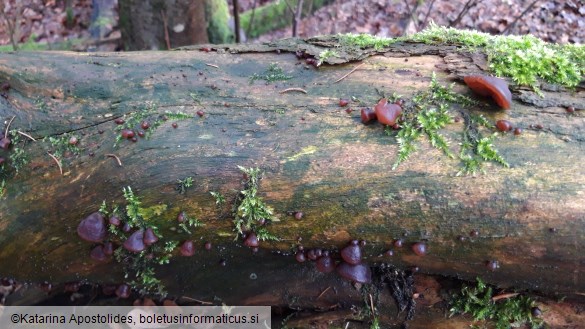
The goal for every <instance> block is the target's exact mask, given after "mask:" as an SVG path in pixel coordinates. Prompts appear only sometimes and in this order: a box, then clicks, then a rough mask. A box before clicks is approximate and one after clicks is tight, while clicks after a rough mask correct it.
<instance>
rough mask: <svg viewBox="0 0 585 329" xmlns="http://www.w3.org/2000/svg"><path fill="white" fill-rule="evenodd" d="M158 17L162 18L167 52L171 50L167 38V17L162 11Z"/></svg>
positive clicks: (169, 41)
mask: <svg viewBox="0 0 585 329" xmlns="http://www.w3.org/2000/svg"><path fill="white" fill-rule="evenodd" d="M160 15H161V16H162V20H163V27H164V29H165V42H166V44H167V50H171V39H170V38H169V28H168V26H167V15H166V14H165V12H164V10H161V11H160Z"/></svg>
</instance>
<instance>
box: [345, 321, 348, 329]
mask: <svg viewBox="0 0 585 329" xmlns="http://www.w3.org/2000/svg"><path fill="white" fill-rule="evenodd" d="M347 328H349V321H347V322H346V323H345V328H344V329H347Z"/></svg>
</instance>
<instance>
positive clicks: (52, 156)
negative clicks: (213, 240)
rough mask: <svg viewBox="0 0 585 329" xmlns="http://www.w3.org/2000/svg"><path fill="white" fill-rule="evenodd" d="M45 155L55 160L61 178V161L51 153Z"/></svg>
mask: <svg viewBox="0 0 585 329" xmlns="http://www.w3.org/2000/svg"><path fill="white" fill-rule="evenodd" d="M47 154H48V155H49V156H50V157H51V158H53V160H55V163H57V166H59V172H60V173H61V176H63V168H62V167H61V161H59V159H57V158H56V157H55V156H54V155H52V154H51V152H47Z"/></svg>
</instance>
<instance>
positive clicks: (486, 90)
mask: <svg viewBox="0 0 585 329" xmlns="http://www.w3.org/2000/svg"><path fill="white" fill-rule="evenodd" d="M463 81H465V84H467V85H468V86H469V88H471V90H473V91H474V92H476V93H477V94H480V95H482V96H490V97H491V98H493V100H494V101H495V102H496V103H498V105H499V106H500V107H501V108H503V109H506V110H507V109H509V108H510V104H511V103H512V93H511V92H510V89H508V83H507V82H506V81H505V80H503V79H500V78H495V77H489V76H486V75H479V74H478V75H468V76H466V77H464V78H463Z"/></svg>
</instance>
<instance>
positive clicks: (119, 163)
mask: <svg viewBox="0 0 585 329" xmlns="http://www.w3.org/2000/svg"><path fill="white" fill-rule="evenodd" d="M106 156H107V157H110V158H114V159H116V161H118V165H119V166H120V167H122V161H120V158H118V156H117V155H115V154H112V153H108V154H106Z"/></svg>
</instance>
